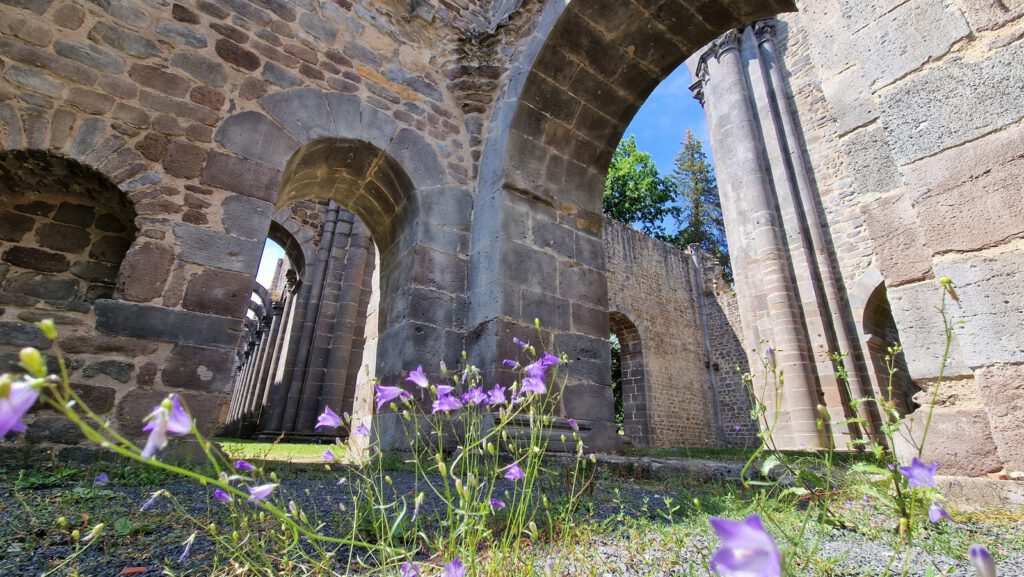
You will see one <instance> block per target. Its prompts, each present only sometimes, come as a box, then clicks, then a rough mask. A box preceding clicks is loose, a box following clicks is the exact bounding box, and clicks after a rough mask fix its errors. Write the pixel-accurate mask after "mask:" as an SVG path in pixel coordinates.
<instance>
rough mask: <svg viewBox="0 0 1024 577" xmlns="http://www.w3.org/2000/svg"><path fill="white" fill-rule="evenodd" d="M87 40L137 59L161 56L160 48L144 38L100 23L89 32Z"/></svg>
mask: <svg viewBox="0 0 1024 577" xmlns="http://www.w3.org/2000/svg"><path fill="white" fill-rule="evenodd" d="M89 39H90V40H93V41H94V42H100V43H102V44H106V45H107V46H110V47H111V48H114V49H116V50H120V51H121V52H124V53H125V54H130V55H132V56H137V57H139V58H149V57H151V56H159V55H160V54H161V51H160V47H159V46H157V44H156V43H155V42H153V41H152V40H150V39H148V38H146V37H145V36H142V35H139V34H136V33H134V32H128V31H127V30H124V29H123V28H118V27H116V26H112V25H110V24H107V23H106V22H102V21H100V22H97V23H96V24H95V25H94V26H93V27H92V29H91V30H89Z"/></svg>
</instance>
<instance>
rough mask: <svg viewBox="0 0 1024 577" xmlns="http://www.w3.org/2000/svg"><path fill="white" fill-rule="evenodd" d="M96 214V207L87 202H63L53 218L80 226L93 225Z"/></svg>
mask: <svg viewBox="0 0 1024 577" xmlns="http://www.w3.org/2000/svg"><path fill="white" fill-rule="evenodd" d="M95 216H96V209H95V208H93V207H92V206H89V205H87V204H76V203H74V202H62V203H60V206H58V207H57V212H56V213H55V214H54V215H53V220H55V221H57V222H63V223H65V224H71V225H74V226H79V227H83V228H84V227H88V226H91V225H92V222H93V219H94V218H95Z"/></svg>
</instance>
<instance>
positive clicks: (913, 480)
mask: <svg viewBox="0 0 1024 577" xmlns="http://www.w3.org/2000/svg"><path fill="white" fill-rule="evenodd" d="M938 468H939V462H938V461H935V462H934V463H932V464H931V465H925V464H924V463H922V462H921V459H918V458H917V457H914V459H913V460H912V461H911V462H910V464H909V465H907V466H906V467H900V473H903V476H904V477H906V478H907V479H910V486H911V487H935V486H936V485H935V471H937V470H938Z"/></svg>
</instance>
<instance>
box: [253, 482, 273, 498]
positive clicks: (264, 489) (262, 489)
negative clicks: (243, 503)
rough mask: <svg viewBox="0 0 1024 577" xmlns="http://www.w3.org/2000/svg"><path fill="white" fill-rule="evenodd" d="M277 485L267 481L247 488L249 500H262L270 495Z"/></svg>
mask: <svg viewBox="0 0 1024 577" xmlns="http://www.w3.org/2000/svg"><path fill="white" fill-rule="evenodd" d="M276 487H277V483H268V484H266V485H260V486H258V487H250V488H249V500H250V501H253V502H256V501H262V500H264V499H266V498H267V497H269V496H270V494H271V493H273V492H274V489H275V488H276Z"/></svg>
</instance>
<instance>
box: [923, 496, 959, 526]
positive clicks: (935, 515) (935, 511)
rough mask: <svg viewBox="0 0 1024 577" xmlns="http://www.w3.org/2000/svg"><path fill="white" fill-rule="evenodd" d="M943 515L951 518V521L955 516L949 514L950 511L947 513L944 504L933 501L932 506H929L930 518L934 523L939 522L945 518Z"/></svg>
mask: <svg viewBox="0 0 1024 577" xmlns="http://www.w3.org/2000/svg"><path fill="white" fill-rule="evenodd" d="M943 517H945V518H946V519H949V520H950V521H952V520H953V518H952V517H950V516H949V513H947V512H946V510H945V509H943V508H942V505H940V504H939V502H938V501H932V506H931V507H928V520H929V521H931V522H932V523H938V522H939V521H941V520H942V519H943Z"/></svg>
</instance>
